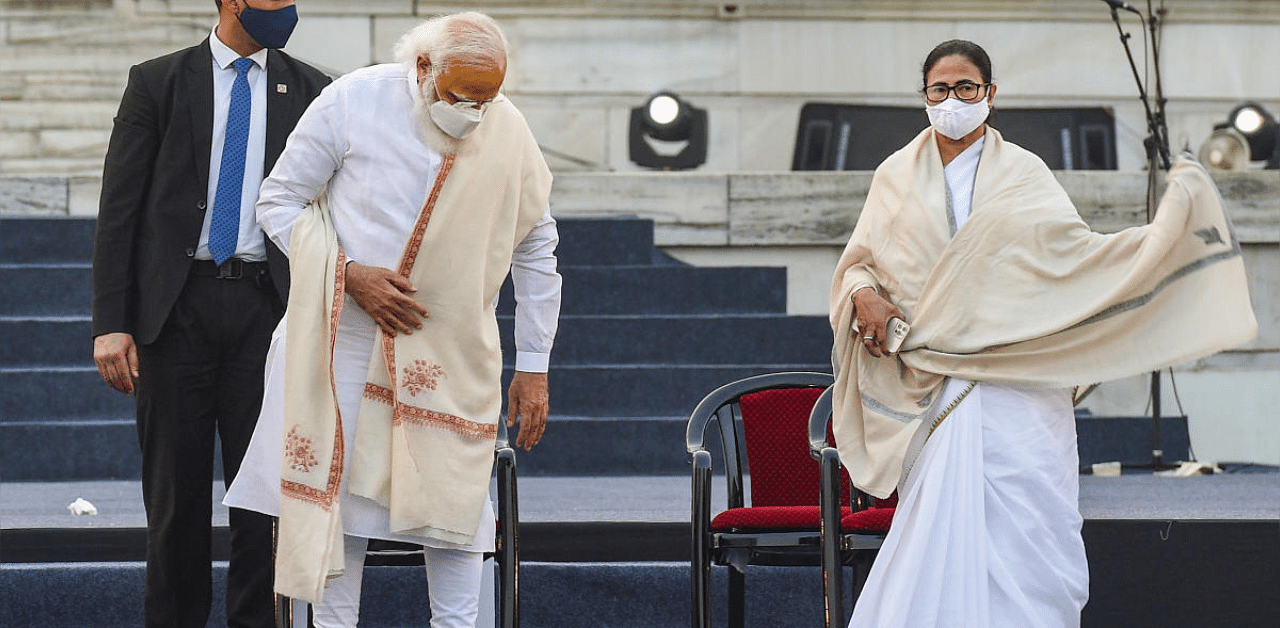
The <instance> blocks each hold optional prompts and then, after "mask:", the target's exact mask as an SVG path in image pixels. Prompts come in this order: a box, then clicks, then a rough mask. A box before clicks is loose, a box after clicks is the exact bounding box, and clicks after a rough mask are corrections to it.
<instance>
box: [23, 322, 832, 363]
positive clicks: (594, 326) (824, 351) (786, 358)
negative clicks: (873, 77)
mask: <svg viewBox="0 0 1280 628" xmlns="http://www.w3.org/2000/svg"><path fill="white" fill-rule="evenodd" d="M499 327H500V329H501V334H502V342H503V353H504V356H505V357H506V358H507V361H508V364H511V363H512V360H514V359H515V344H514V340H513V330H512V328H513V318H512V317H510V316H506V317H503V318H501V319H499ZM90 335H91V322H90V321H89V319H88V318H86V317H79V316H68V317H47V318H39V317H25V318H16V317H8V318H0V364H3V365H5V366H7V367H37V366H55V367H62V366H88V365H90V364H92V359H91V358H92V344H93V341H92V339H91V338H90ZM830 352H831V328H830V325H829V324H828V323H827V319H826V317H822V316H785V315H781V314H776V315H760V314H741V315H736V314H726V315H722V316H717V315H700V316H682V315H663V316H647V317H585V316H563V317H561V318H560V328H559V332H558V334H557V336H556V344H555V350H554V352H553V354H552V364H553V366H561V365H571V364H577V365H585V364H592V363H606V364H622V363H628V362H634V363H641V364H645V363H648V364H653V363H662V362H670V363H691V362H711V363H722V364H742V363H747V362H751V361H765V362H771V363H795V362H819V361H821V360H824V359H826V358H827V357H828V356H829V355H830Z"/></svg>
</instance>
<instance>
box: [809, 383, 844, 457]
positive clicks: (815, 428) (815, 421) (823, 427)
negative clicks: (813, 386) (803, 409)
mask: <svg viewBox="0 0 1280 628" xmlns="http://www.w3.org/2000/svg"><path fill="white" fill-rule="evenodd" d="M832 388H834V386H828V387H827V389H826V390H824V391H822V394H821V395H819V396H818V400H817V401H815V402H814V403H813V410H811V411H810V412H809V455H810V456H812V457H813V459H814V460H818V461H821V460H822V450H823V449H826V448H827V447H828V445H827V426H828V425H830V424H831V389H832ZM837 462H839V459H837ZM837 468H838V467H837Z"/></svg>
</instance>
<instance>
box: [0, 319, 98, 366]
mask: <svg viewBox="0 0 1280 628" xmlns="http://www.w3.org/2000/svg"><path fill="white" fill-rule="evenodd" d="M92 329H93V327H92V322H91V321H90V320H89V318H88V317H85V316H65V317H48V318H38V317H31V318H16V317H0V365H3V366H4V367H9V368H13V367H36V366H88V365H90V364H92V363H93V339H92V338H91V337H90V336H91V335H92Z"/></svg>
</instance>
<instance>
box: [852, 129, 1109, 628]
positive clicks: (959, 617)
mask: <svg viewBox="0 0 1280 628" xmlns="http://www.w3.org/2000/svg"><path fill="white" fill-rule="evenodd" d="M982 143H983V141H982V140H980V141H979V142H977V143H976V144H975V145H973V146H971V147H969V149H967V150H966V151H965V152H964V153H962V154H961V155H960V156H958V157H957V158H956V159H955V160H953V161H952V162H951V163H950V164H948V165H947V167H946V169H945V170H944V174H945V176H946V179H947V186H948V188H949V189H948V192H949V198H950V201H951V202H950V208H949V209H950V210H951V212H952V217H953V223H952V224H953V229H954V228H959V226H961V225H963V224H964V222H965V221H966V220H967V219H968V217H969V213H970V206H971V202H972V198H973V181H974V176H975V174H976V172H977V165H978V157H979V155H980V154H981V152H982ZM953 232H954V231H953ZM968 383H969V382H967V381H964V380H959V379H952V380H949V381H948V382H947V385H946V387H945V388H944V390H943V394H941V395H940V396H939V397H938V399H937V401H936V402H935V404H934V406H933V408H932V410H931V412H930V413H929V414H927V415H926V419H925V420H924V421H923V422H922V424H921V426H920V428H919V429H922V430H928V429H929V427H930V424H931V423H932V417H934V416H937V413H938V412H939V411H940V410H941V408H944V407H946V406H947V404H949V403H950V402H951V401H952V400H953V399H955V398H956V397H957V396H958V395H959V394H960V393H961V391H962V390H963V389H964V388H965V387H966V386H967V385H968ZM907 462H908V464H910V473H909V474H908V475H906V477H905V478H904V479H903V482H902V488H901V490H900V492H899V495H898V499H899V501H898V508H897V511H896V512H895V514H894V519H893V525H892V526H891V527H890V530H889V534H888V535H887V536H886V538H885V541H884V544H883V546H882V547H881V549H880V552H879V554H878V555H877V557H876V560H875V563H874V564H873V565H872V568H871V572H870V574H869V575H868V577H867V582H866V584H865V586H864V587H863V589H862V594H861V596H860V597H859V598H858V601H857V604H856V605H855V607H854V613H853V618H852V620H851V621H850V623H849V625H850V627H851V628H934V627H941V626H946V627H948V628H1025V627H1027V626H1036V627H1038V628H1065V627H1077V626H1079V625H1080V611H1081V609H1082V608H1084V604H1085V601H1086V600H1087V599H1088V578H1089V576H1088V564H1087V559H1086V556H1085V550H1084V542H1083V540H1082V539H1081V536H1080V529H1081V525H1082V523H1083V519H1082V518H1081V516H1080V511H1079V505H1078V494H1079V459H1078V454H1077V450H1076V431H1075V416H1074V412H1073V410H1072V405H1071V395H1070V393H1069V391H1068V390H1065V389H1059V388H1036V387H1012V386H1001V385H995V384H979V385H978V386H977V387H976V388H974V389H973V391H972V392H971V393H969V395H968V396H967V397H966V398H965V399H964V401H962V402H961V403H960V404H959V405H958V406H957V407H956V409H955V410H954V411H953V412H952V413H951V415H950V416H948V417H947V418H946V419H945V420H944V421H943V422H942V423H941V424H940V425H939V426H938V428H937V430H936V431H935V432H934V433H933V435H932V436H931V437H929V440H928V441H927V442H926V443H925V445H924V448H923V449H922V450H921V451H920V455H919V457H918V458H917V459H916V460H915V461H914V464H911V462H912V461H909V460H908V461H907Z"/></svg>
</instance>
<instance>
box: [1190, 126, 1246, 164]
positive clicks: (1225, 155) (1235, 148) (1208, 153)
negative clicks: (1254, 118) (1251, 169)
mask: <svg viewBox="0 0 1280 628" xmlns="http://www.w3.org/2000/svg"><path fill="white" fill-rule="evenodd" d="M1219 126H1221V127H1222V128H1217V129H1214V131H1213V134H1212V135H1210V136H1209V139H1207V140H1205V142H1204V144H1201V145H1200V152H1199V155H1198V157H1199V158H1200V163H1202V164H1204V166H1205V167H1206V168H1209V169H1210V170H1220V171H1223V172H1234V171H1240V170H1244V169H1245V168H1246V167H1248V166H1249V141H1248V140H1246V139H1245V138H1244V136H1243V135H1241V134H1240V132H1239V131H1237V130H1235V129H1233V128H1230V127H1228V126H1225V125H1219Z"/></svg>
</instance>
